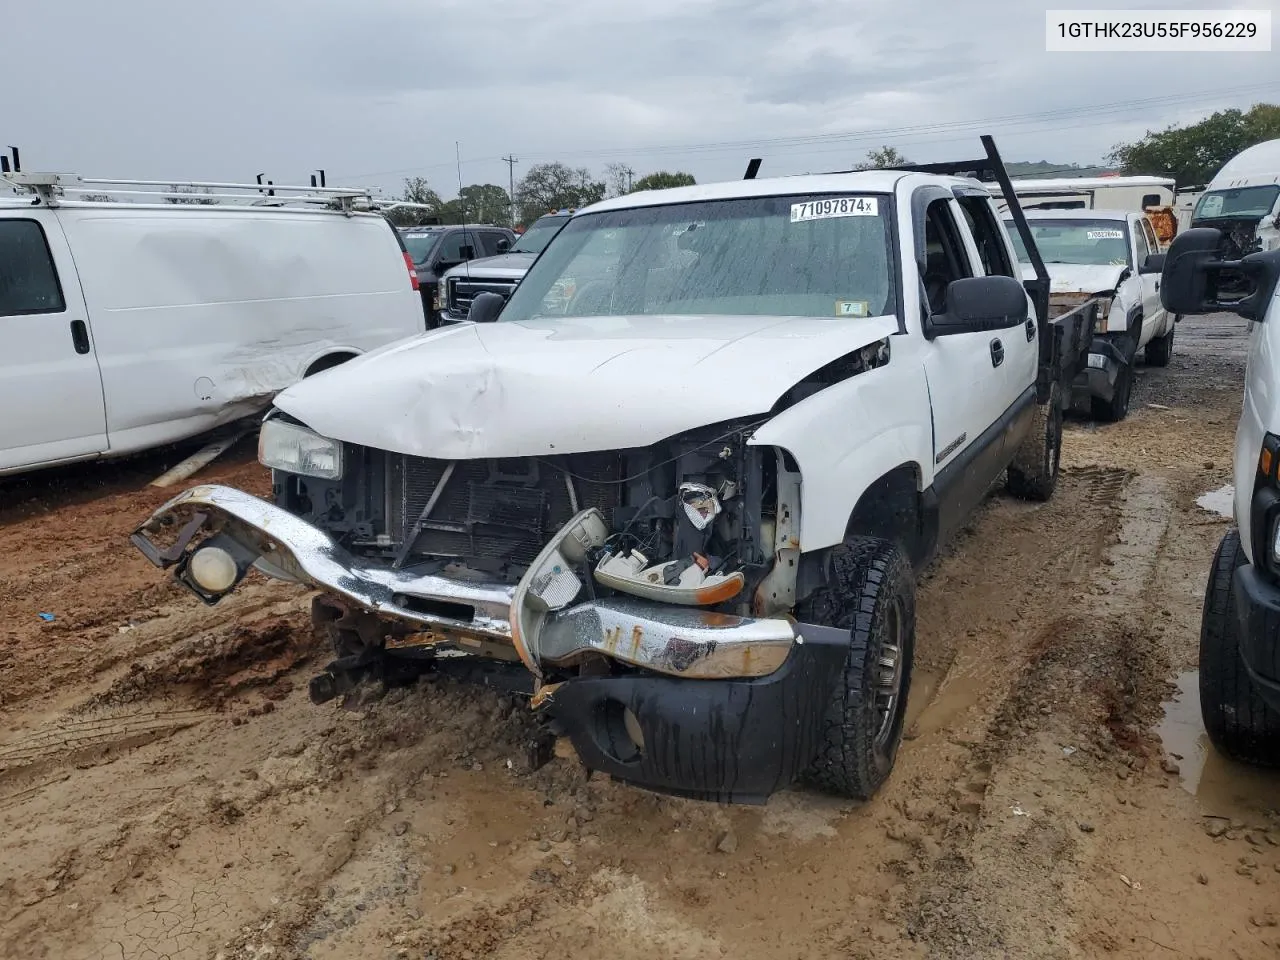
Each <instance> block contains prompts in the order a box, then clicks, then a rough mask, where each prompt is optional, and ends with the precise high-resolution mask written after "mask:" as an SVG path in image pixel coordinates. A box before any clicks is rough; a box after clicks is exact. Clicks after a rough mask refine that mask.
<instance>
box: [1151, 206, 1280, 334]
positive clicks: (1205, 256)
mask: <svg viewBox="0 0 1280 960" xmlns="http://www.w3.org/2000/svg"><path fill="white" fill-rule="evenodd" d="M1221 245H1222V232H1221V231H1220V230H1216V229H1214V228H1213V227H1195V228H1194V229H1191V230H1187V231H1184V232H1183V233H1180V234H1179V235H1178V236H1177V237H1175V238H1174V241H1173V243H1172V244H1171V245H1170V246H1169V252H1168V253H1167V254H1165V261H1164V267H1163V269H1162V270H1161V273H1160V303H1161V305H1162V306H1163V307H1164V308H1165V309H1166V310H1168V311H1169V312H1170V313H1176V314H1181V315H1183V316H1186V315H1194V314H1200V313H1218V312H1220V311H1227V312H1231V313H1236V314H1239V315H1240V316H1242V317H1244V318H1245V319H1246V320H1261V319H1262V318H1263V316H1265V315H1266V312H1267V304H1268V302H1269V301H1270V300H1271V295H1272V294H1273V293H1274V292H1275V289H1276V282H1277V280H1280V250H1269V251H1267V252H1266V253H1251V254H1249V256H1247V257H1245V258H1244V259H1243V260H1221V259H1219V257H1218V251H1219V250H1220V249H1221ZM1231 274H1234V275H1235V276H1234V277H1232V276H1230V275H1231ZM1238 279H1243V280H1244V287H1245V289H1246V290H1247V291H1248V293H1247V294H1246V295H1245V296H1244V297H1241V298H1233V299H1230V300H1221V299H1219V289H1220V286H1221V284H1222V281H1224V280H1227V281H1228V282H1230V281H1232V280H1238ZM1231 286H1232V287H1233V288H1234V286H1235V284H1234V283H1232V284H1231Z"/></svg>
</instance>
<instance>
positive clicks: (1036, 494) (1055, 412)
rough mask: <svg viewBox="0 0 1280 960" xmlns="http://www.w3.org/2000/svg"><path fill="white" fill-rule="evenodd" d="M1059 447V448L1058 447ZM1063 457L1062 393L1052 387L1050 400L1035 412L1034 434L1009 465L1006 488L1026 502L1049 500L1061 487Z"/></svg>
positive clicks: (1057, 388)
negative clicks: (1061, 461)
mask: <svg viewBox="0 0 1280 960" xmlns="http://www.w3.org/2000/svg"><path fill="white" fill-rule="evenodd" d="M1055 444H1056V445H1055ZM1061 457H1062V391H1061V389H1060V388H1059V386H1058V384H1056V383H1054V384H1050V386H1049V399H1048V401H1047V402H1046V403H1043V404H1040V405H1039V406H1038V407H1037V409H1036V412H1035V421H1034V423H1033V424H1032V426H1031V431H1030V432H1029V433H1028V434H1027V436H1026V438H1025V439H1024V440H1023V441H1022V445H1021V446H1020V447H1018V452H1017V453H1016V454H1015V455H1014V458H1013V461H1012V462H1011V463H1010V464H1009V469H1008V474H1007V476H1006V478H1005V485H1006V486H1007V487H1008V489H1009V492H1010V493H1011V494H1013V495H1014V496H1015V497H1020V498H1022V499H1023V500H1039V501H1041V502H1043V501H1045V500H1048V499H1049V498H1050V497H1052V496H1053V491H1054V489H1055V488H1056V487H1057V486H1058V466H1059V461H1060V460H1061Z"/></svg>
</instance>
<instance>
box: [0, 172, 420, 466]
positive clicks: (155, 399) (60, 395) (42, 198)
mask: <svg viewBox="0 0 1280 960" xmlns="http://www.w3.org/2000/svg"><path fill="white" fill-rule="evenodd" d="M0 179H3V181H5V182H0V188H3V187H4V186H5V183H7V184H8V186H10V187H11V188H12V195H10V196H0V474H4V473H15V472H18V471H22V470H27V469H31V468H33V467H40V466H46V465H51V464H55V463H62V462H66V461H71V460H80V459H88V458H93V457H102V456H115V455H118V454H124V453H130V452H134V451H138V450H142V449H146V448H149V447H154V446H158V445H160V444H164V443H169V442H172V441H175V440H179V439H182V438H185V437H190V436H193V435H195V434H198V433H202V432H204V431H206V430H209V429H211V428H213V427H217V426H219V425H221V424H224V423H227V422H230V421H232V420H235V419H238V418H240V417H243V416H246V415H249V414H252V413H253V412H254V411H255V410H256V409H260V408H263V407H265V406H267V405H268V404H269V403H270V401H271V398H272V397H273V396H274V395H275V394H276V393H277V392H278V391H279V390H281V389H283V388H285V387H287V386H289V385H290V384H293V383H295V382H297V381H298V380H300V379H302V378H303V377H305V376H308V375H310V374H312V373H315V372H318V371H320V370H323V369H326V368H328V367H331V366H335V365H337V364H338V363H341V362H342V361H344V360H348V359H350V358H351V357H353V356H356V355H358V354H361V353H365V352H366V351H368V350H371V349H373V348H375V347H378V346H381V345H383V344H387V343H391V342H394V341H397V340H401V339H404V338H406V337H410V336H412V335H414V334H417V333H421V332H423V331H424V330H425V328H426V324H425V317H424V314H423V310H422V302H421V299H420V297H419V294H418V292H417V287H418V283H417V275H416V274H415V272H414V270H413V265H412V262H411V261H407V258H406V255H405V253H404V247H403V245H402V244H401V241H400V239H399V237H398V235H397V234H396V231H395V230H394V229H393V228H392V226H391V225H390V224H389V223H388V222H387V220H386V219H385V218H383V217H382V216H380V215H378V214H376V213H371V212H367V211H368V209H369V208H370V207H372V206H374V203H373V201H372V198H370V197H369V196H368V194H367V193H365V192H364V191H351V190H338V189H313V188H303V187H273V188H272V190H273V195H271V196H266V195H264V193H265V192H259V191H258V188H257V187H256V185H239V184H186V185H183V186H181V187H174V186H172V185H164V186H163V188H162V189H161V190H157V189H155V187H156V186H158V183H157V182H151V181H148V182H142V181H102V180H87V179H83V178H79V177H72V176H68V175H60V174H18V173H6V174H4V175H3V177H2V178H0ZM113 187H114V188H115V192H114V193H113V192H111V190H112V188H113ZM164 190H168V191H170V192H164ZM219 190H221V191H224V192H222V193H218V192H216V191H219ZM175 191H176V192H175ZM86 195H87V196H90V197H92V199H79V200H77V199H73V198H74V197H76V196H80V197H84V196H86ZM130 200H133V201H134V202H130ZM360 207H363V209H364V210H365V212H360V209H358V208H360Z"/></svg>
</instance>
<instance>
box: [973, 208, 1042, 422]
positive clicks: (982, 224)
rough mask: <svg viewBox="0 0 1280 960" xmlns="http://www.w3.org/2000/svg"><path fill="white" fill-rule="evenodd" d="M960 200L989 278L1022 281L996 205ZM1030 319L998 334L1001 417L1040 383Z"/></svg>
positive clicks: (1037, 343) (1036, 340) (1036, 334)
mask: <svg viewBox="0 0 1280 960" xmlns="http://www.w3.org/2000/svg"><path fill="white" fill-rule="evenodd" d="M957 203H958V204H959V206H960V209H961V210H962V211H963V214H964V224H963V227H964V230H962V232H967V234H968V236H967V237H966V238H965V239H966V242H967V243H968V244H969V245H970V255H971V256H972V257H976V259H977V262H978V263H979V264H981V267H982V271H983V273H985V274H986V275H987V276H988V277H994V276H1004V277H1012V278H1013V279H1014V280H1017V281H1018V282H1019V283H1021V282H1022V276H1021V272H1020V271H1019V270H1017V269H1015V266H1014V265H1015V264H1016V263H1017V258H1016V257H1015V256H1014V254H1013V251H1012V250H1010V248H1009V245H1008V244H1007V243H1006V242H1005V236H1004V232H1003V230H1002V228H1001V224H1000V219H999V218H998V217H997V215H996V210H995V206H994V205H993V204H992V203H991V201H990V200H989V199H988V198H986V197H982V196H977V195H973V196H962V197H959V198H958V200H957ZM1029 302H1030V301H1028V303H1029ZM1028 312H1029V313H1030V312H1031V311H1030V310H1029V311H1028ZM1028 321H1029V322H1028V323H1026V324H1024V325H1023V326H1021V327H1018V328H1016V329H1015V328H1010V329H1008V330H1001V331H998V332H997V333H996V336H997V337H998V338H999V340H1000V343H1001V345H1002V346H1003V348H1004V362H1003V363H1001V364H1000V365H999V366H998V367H997V368H996V371H997V373H999V374H1000V383H999V387H998V389H999V396H998V398H997V399H998V403H997V404H996V406H997V408H998V411H999V415H1000V416H1004V414H1005V413H1006V412H1007V411H1009V410H1010V409H1011V408H1012V407H1014V406H1015V405H1016V404H1018V403H1020V402H1022V401H1024V400H1025V397H1024V394H1025V393H1026V392H1027V388H1028V387H1032V386H1034V385H1035V382H1036V367H1037V365H1038V364H1039V362H1040V340H1039V331H1038V330H1037V328H1036V320H1035V319H1034V316H1033V315H1032V316H1029V317H1028Z"/></svg>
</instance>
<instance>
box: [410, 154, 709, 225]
mask: <svg viewBox="0 0 1280 960" xmlns="http://www.w3.org/2000/svg"><path fill="white" fill-rule="evenodd" d="M696 182H697V181H695V180H694V178H693V176H692V175H691V174H688V173H682V172H679V171H677V172H675V173H670V172H668V171H666V170H659V171H656V172H654V173H649V174H646V175H644V176H642V177H640V178H638V179H637V178H636V177H635V175H634V171H632V170H631V169H630V168H629V167H627V166H626V165H625V164H610V165H609V166H608V167H606V168H605V172H604V175H603V176H602V177H597V176H595V175H594V174H593V173H592V172H591V171H590V170H588V169H587V168H585V167H578V168H573V167H570V166H568V165H567V164H564V163H558V162H552V163H538V164H534V165H533V166H532V167H530V168H529V171H528V173H526V174H525V175H524V176H523V177H521V178H520V180H519V181H517V182H516V190H515V203H514V205H513V204H512V202H511V195H510V194H509V193H508V192H507V190H506V189H504V188H503V187H500V186H498V185H497V184H494V183H482V184H472V185H470V186H465V187H463V188H462V189H461V190H460V191H458V195H457V196H456V197H454V198H453V199H452V200H445V199H443V198H442V197H441V196H440V194H439V193H438V192H436V190H435V189H434V188H432V186H431V184H430V183H429V182H428V181H427V180H426V178H424V177H408V178H406V179H405V181H404V191H403V193H402V194H401V196H400V197H399V198H397V199H400V200H403V201H406V202H408V203H412V204H419V205H421V206H420V207H419V206H415V207H399V208H395V209H392V210H389V211H388V212H387V216H388V217H389V218H390V219H391V220H392V221H393V222H394V223H396V224H398V225H400V226H414V225H417V224H422V223H443V224H449V223H492V224H497V225H498V226H504V227H508V226H528V225H529V224H531V223H533V221H534V220H537V219H538V217H540V216H542V215H543V214H545V213H548V212H550V211H552V210H561V209H564V208H566V207H569V208H573V209H577V208H578V207H585V206H587V205H588V204H591V203H596V202H597V201H599V200H603V199H604V198H605V197H616V196H621V195H622V194H626V193H634V192H636V191H638V190H664V189H666V188H667V187H686V186H692V185H693V184H694V183H696ZM513 206H514V211H513V209H512V208H513ZM513 215H514V216H513Z"/></svg>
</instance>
